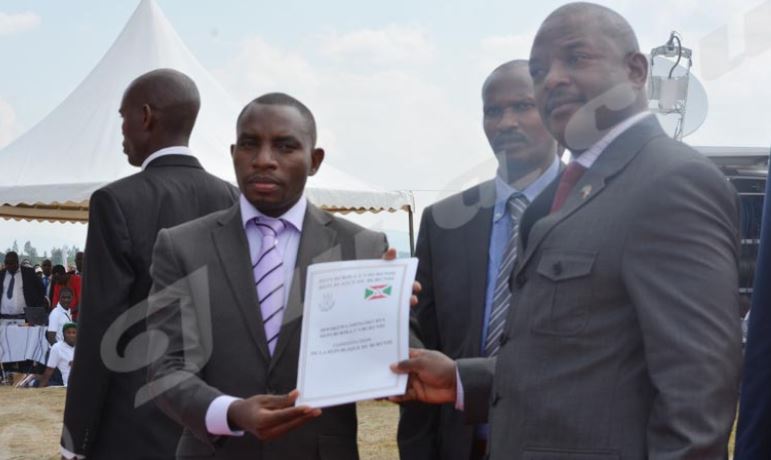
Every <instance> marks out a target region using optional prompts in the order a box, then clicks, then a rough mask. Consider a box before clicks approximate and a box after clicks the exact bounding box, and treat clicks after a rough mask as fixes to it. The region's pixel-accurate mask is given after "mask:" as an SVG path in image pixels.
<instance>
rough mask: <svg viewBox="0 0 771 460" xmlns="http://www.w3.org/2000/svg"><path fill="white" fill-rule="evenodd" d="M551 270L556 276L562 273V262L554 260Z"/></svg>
mask: <svg viewBox="0 0 771 460" xmlns="http://www.w3.org/2000/svg"><path fill="white" fill-rule="evenodd" d="M551 271H552V273H554V274H555V275H556V276H559V275H561V274H562V262H554V265H552V266H551Z"/></svg>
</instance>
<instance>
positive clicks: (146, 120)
mask: <svg viewBox="0 0 771 460" xmlns="http://www.w3.org/2000/svg"><path fill="white" fill-rule="evenodd" d="M154 122H155V114H154V113H153V109H152V108H151V107H150V105H149V104H145V105H143V106H142V127H143V128H144V129H145V130H148V129H150V127H152V125H153V123H154Z"/></svg>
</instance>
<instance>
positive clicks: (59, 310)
mask: <svg viewBox="0 0 771 460" xmlns="http://www.w3.org/2000/svg"><path fill="white" fill-rule="evenodd" d="M71 322H72V313H71V312H70V310H69V308H67V309H65V308H64V307H62V304H60V303H57V304H56V308H54V309H53V310H52V311H51V314H50V315H48V329H47V331H48V332H56V341H57V342H64V332H62V326H64V325H65V324H67V323H71Z"/></svg>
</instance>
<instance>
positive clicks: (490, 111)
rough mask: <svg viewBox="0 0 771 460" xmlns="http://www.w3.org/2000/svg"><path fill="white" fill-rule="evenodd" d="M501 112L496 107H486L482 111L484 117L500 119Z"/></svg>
mask: <svg viewBox="0 0 771 460" xmlns="http://www.w3.org/2000/svg"><path fill="white" fill-rule="evenodd" d="M502 112H503V111H502V110H501V109H500V108H498V107H486V108H485V110H484V114H485V116H486V117H500V116H501V113H502Z"/></svg>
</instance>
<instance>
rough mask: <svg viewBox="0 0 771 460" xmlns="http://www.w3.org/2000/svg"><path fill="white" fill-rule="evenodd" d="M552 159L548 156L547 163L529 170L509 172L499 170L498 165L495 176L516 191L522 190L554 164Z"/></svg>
mask: <svg viewBox="0 0 771 460" xmlns="http://www.w3.org/2000/svg"><path fill="white" fill-rule="evenodd" d="M554 158H555V157H554V156H549V161H546V162H544V164H541V165H538V166H537V167H536V168H534V169H529V170H522V169H517V170H514V171H510V170H505V169H503V168H501V166H500V165H499V166H498V172H497V174H498V177H500V178H501V179H502V180H503V181H504V182H506V183H507V184H509V185H511V186H512V187H514V188H515V189H516V190H524V189H526V188H527V187H528V186H530V184H532V183H533V182H535V181H536V180H538V178H539V177H541V176H542V175H543V173H544V172H546V170H547V169H549V166H551V164H552V163H553V162H554Z"/></svg>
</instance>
